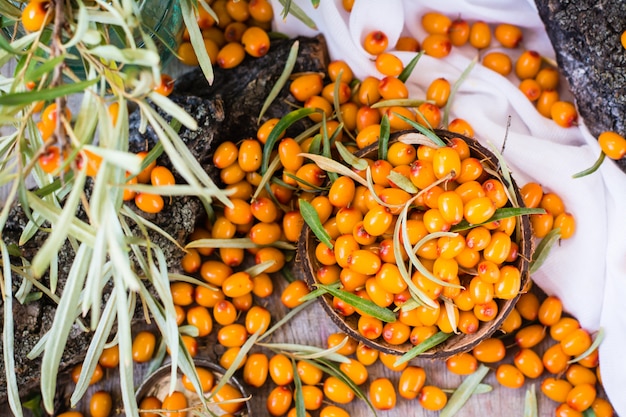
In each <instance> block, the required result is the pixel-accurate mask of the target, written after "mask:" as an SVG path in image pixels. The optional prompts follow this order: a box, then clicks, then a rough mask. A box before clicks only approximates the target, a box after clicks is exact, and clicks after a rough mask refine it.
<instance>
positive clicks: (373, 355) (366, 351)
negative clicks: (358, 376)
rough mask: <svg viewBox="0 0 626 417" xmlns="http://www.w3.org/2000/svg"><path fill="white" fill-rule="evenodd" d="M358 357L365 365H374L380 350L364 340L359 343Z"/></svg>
mask: <svg viewBox="0 0 626 417" xmlns="http://www.w3.org/2000/svg"><path fill="white" fill-rule="evenodd" d="M355 354H356V358H357V360H358V361H359V362H361V363H362V364H363V365H365V366H370V365H373V364H374V363H375V362H376V360H377V359H378V350H376V349H374V348H371V347H369V346H367V345H365V344H363V343H362V342H360V343H359V344H358V345H357V348H356V352H355Z"/></svg>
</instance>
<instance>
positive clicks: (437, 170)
mask: <svg viewBox="0 0 626 417" xmlns="http://www.w3.org/2000/svg"><path fill="white" fill-rule="evenodd" d="M432 167H433V172H434V174H435V177H437V178H438V179H441V178H443V177H445V176H447V175H453V176H454V175H457V174H458V173H459V172H460V171H461V157H460V156H459V154H458V152H457V151H456V150H454V149H452V148H450V147H447V146H444V147H442V148H437V149H436V150H435V151H434V153H433V160H432ZM468 221H469V220H468Z"/></svg>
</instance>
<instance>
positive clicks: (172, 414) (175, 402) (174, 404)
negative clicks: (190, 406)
mask: <svg viewBox="0 0 626 417" xmlns="http://www.w3.org/2000/svg"><path fill="white" fill-rule="evenodd" d="M161 408H162V409H163V410H164V411H165V412H164V415H165V416H167V417H185V415H187V411H182V410H185V409H186V408H187V397H185V394H183V393H182V392H180V391H174V392H172V393H171V394H168V395H166V396H165V398H163V403H162V405H161Z"/></svg>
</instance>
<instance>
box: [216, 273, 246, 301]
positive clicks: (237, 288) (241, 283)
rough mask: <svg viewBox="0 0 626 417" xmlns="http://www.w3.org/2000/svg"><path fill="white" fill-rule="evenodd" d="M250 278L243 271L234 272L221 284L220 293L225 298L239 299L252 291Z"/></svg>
mask: <svg viewBox="0 0 626 417" xmlns="http://www.w3.org/2000/svg"><path fill="white" fill-rule="evenodd" d="M253 287H254V283H253V282H252V277H250V274H248V273H247V272H245V271H240V272H235V273H234V274H232V275H231V276H229V277H228V278H226V279H225V280H224V282H223V283H222V292H223V293H224V295H225V296H227V297H231V298H232V297H239V296H242V295H245V294H248V293H249V292H251V291H252V288H253Z"/></svg>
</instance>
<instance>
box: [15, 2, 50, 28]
mask: <svg viewBox="0 0 626 417" xmlns="http://www.w3.org/2000/svg"><path fill="white" fill-rule="evenodd" d="M52 5H53V3H52V2H51V1H47V0H45V1H44V0H32V1H29V2H28V3H26V6H25V7H24V9H22V26H24V29H26V30H27V31H29V32H36V31H38V30H41V29H42V28H43V27H44V26H46V25H47V24H49V23H50V22H51V21H52V17H53V16H54V8H53V7H51V6H52Z"/></svg>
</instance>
